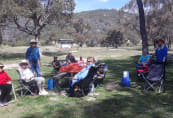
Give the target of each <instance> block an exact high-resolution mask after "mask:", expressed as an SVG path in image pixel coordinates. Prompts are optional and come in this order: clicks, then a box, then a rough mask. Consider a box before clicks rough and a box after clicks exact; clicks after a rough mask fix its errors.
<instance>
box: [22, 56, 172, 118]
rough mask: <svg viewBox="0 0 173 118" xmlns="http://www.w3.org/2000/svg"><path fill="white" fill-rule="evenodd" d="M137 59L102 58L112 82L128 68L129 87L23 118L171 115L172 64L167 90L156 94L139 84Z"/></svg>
mask: <svg viewBox="0 0 173 118" xmlns="http://www.w3.org/2000/svg"><path fill="white" fill-rule="evenodd" d="M138 58H139V56H135V57H131V58H129V59H127V60H104V61H103V62H104V63H107V64H108V66H109V72H108V74H107V78H106V79H105V81H104V83H109V82H111V81H116V82H117V83H120V81H121V78H122V72H123V71H124V70H128V71H130V76H131V83H132V86H131V87H130V88H126V87H120V86H119V87H118V88H117V92H112V95H111V96H109V97H107V98H106V99H103V100H99V101H97V102H93V103H92V102H90V103H89V104H88V103H87V104H86V102H85V101H83V102H82V103H79V102H76V101H73V104H70V103H69V104H68V103H67V102H68V101H66V102H65V103H63V102H62V103H57V104H56V103H55V104H52V105H47V106H46V107H44V111H43V112H41V113H39V112H38V113H37V112H36V113H34V114H28V115H26V116H24V117H23V118H41V117H42V118H172V115H173V114H172V110H173V101H172V97H173V95H172V93H173V89H172V88H173V80H172V76H171V75H173V70H172V65H173V63H168V65H167V73H166V75H167V81H166V84H165V86H166V87H167V90H166V93H162V94H156V93H155V92H153V91H149V92H143V91H142V89H139V88H137V87H136V86H142V85H143V82H138V81H137V77H136V68H135V62H136V61H137V60H138ZM140 84H141V85H140ZM104 94H106V92H105V93H104ZM69 99H70V100H71V98H69ZM76 99H77V98H76ZM70 100H69V102H71V101H70ZM77 101H80V99H77Z"/></svg>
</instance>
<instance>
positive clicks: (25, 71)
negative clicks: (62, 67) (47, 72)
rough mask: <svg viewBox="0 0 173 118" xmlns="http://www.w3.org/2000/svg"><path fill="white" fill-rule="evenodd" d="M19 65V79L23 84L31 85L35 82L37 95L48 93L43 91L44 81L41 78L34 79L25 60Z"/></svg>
mask: <svg viewBox="0 0 173 118" xmlns="http://www.w3.org/2000/svg"><path fill="white" fill-rule="evenodd" d="M19 65H20V68H19V73H20V76H21V79H22V80H23V81H24V82H25V83H30V84H33V83H34V82H36V84H37V87H38V89H39V95H47V94H48V92H47V91H46V90H45V89H44V85H45V79H44V78H43V77H34V74H33V73H32V72H31V70H30V69H29V68H28V63H27V61H26V60H22V62H21V63H20V64H19ZM34 89H37V88H34Z"/></svg>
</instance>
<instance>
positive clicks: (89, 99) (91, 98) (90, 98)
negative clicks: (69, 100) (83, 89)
mask: <svg viewBox="0 0 173 118" xmlns="http://www.w3.org/2000/svg"><path fill="white" fill-rule="evenodd" d="M85 100H86V101H88V102H90V101H96V98H94V97H86V98H85Z"/></svg>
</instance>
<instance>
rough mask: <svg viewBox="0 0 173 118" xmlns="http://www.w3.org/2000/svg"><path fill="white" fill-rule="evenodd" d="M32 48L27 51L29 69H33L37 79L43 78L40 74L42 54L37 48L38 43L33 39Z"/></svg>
mask: <svg viewBox="0 0 173 118" xmlns="http://www.w3.org/2000/svg"><path fill="white" fill-rule="evenodd" d="M30 45H31V46H30V47H29V48H28V49H27V52H26V60H27V61H28V64H29V67H30V68H31V71H32V72H33V73H34V72H36V74H37V77H42V75H41V72H40V66H41V61H40V52H39V48H38V47H37V41H36V40H35V39H32V40H31V41H30Z"/></svg>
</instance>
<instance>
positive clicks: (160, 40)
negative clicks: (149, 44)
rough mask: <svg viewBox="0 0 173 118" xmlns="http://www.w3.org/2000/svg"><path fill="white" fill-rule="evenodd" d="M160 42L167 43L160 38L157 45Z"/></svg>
mask: <svg viewBox="0 0 173 118" xmlns="http://www.w3.org/2000/svg"><path fill="white" fill-rule="evenodd" d="M159 42H162V43H165V41H164V39H162V38H159V39H157V40H156V43H159Z"/></svg>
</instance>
